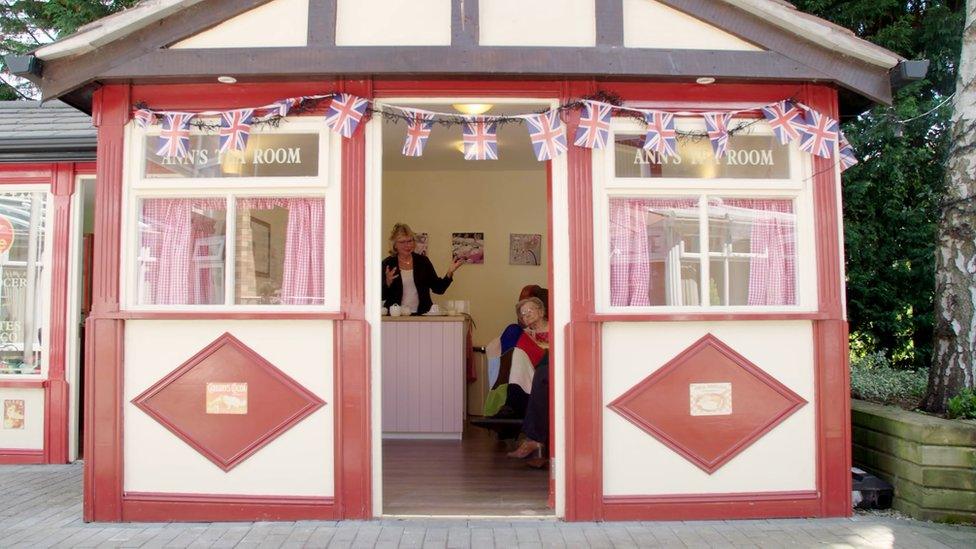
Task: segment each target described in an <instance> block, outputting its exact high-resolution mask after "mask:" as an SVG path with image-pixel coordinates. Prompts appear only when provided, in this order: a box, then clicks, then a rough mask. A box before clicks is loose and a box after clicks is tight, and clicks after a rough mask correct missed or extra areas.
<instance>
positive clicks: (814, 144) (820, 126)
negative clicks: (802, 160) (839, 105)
mask: <svg viewBox="0 0 976 549" xmlns="http://www.w3.org/2000/svg"><path fill="white" fill-rule="evenodd" d="M800 131H801V132H802V138H801V139H802V141H800V150H803V151H806V152H808V153H810V154H813V155H817V156H819V157H821V158H830V157H831V156H833V155H834V147H835V146H837V140H838V135H839V134H840V128H839V127H838V126H837V121H836V120H834V119H833V118H831V117H829V116H825V115H823V114H820V113H819V112H817V111H815V110H812V109H811V110H809V111H807V118H806V123H805V124H803V126H801V127H800Z"/></svg>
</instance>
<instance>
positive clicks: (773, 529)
mask: <svg viewBox="0 0 976 549" xmlns="http://www.w3.org/2000/svg"><path fill="white" fill-rule="evenodd" d="M821 546H829V547H905V548H911V549H927V548H930V547H933V548H934V547H960V548H962V547H965V548H973V547H976V527H971V526H950V525H942V524H932V523H927V522H919V521H913V520H905V519H900V518H893V517H885V516H876V515H858V516H855V517H853V518H850V519H793V520H739V521H701V522H623V523H563V522H558V521H556V520H552V519H549V520H545V519H517V520H516V519H512V520H509V519H504V520H480V519H479V520H474V519H472V520H464V519H450V520H447V519H435V518H431V519H402V520H401V519H393V518H384V519H381V520H375V521H368V522H362V521H342V522H323V521H300V522H253V523H251V522H242V523H237V522H232V523H189V524H176V523H174V524H144V523H130V524H85V523H84V522H83V521H82V520H81V465H80V464H73V465H44V466H39V465H5V466H0V547H2V548H4V549H6V548H7V547H30V548H41V547H262V548H263V547H343V548H366V547H377V548H400V547H402V548H414V547H416V548H427V547H442V548H464V547H474V548H480V547H504V548H509V547H527V548H542V547H605V548H618V547H821Z"/></svg>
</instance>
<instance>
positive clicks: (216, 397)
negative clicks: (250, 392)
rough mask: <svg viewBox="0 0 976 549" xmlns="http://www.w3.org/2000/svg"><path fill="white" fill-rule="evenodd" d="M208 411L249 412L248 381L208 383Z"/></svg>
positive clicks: (216, 413)
mask: <svg viewBox="0 0 976 549" xmlns="http://www.w3.org/2000/svg"><path fill="white" fill-rule="evenodd" d="M207 413H208V414H215V415H246V414H247V383H207Z"/></svg>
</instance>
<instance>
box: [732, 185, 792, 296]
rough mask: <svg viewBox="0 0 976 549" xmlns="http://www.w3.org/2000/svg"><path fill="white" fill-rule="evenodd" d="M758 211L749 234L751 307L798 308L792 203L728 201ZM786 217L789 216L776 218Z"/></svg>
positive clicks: (761, 200)
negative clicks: (782, 306)
mask: <svg viewBox="0 0 976 549" xmlns="http://www.w3.org/2000/svg"><path fill="white" fill-rule="evenodd" d="M723 202H724V203H725V204H726V205H727V206H731V207H734V208H745V209H749V210H754V211H755V212H756V217H755V220H754V221H753V223H752V230H751V234H750V250H749V251H750V253H751V254H754V257H753V258H752V259H751V260H750V261H749V300H748V304H749V305H796V236H795V235H796V232H795V230H796V223H795V217H794V216H793V215H792V214H793V201H791V200H766V199H728V200H724V201H723ZM774 214H787V215H774Z"/></svg>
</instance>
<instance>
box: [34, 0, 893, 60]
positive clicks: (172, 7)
mask: <svg viewBox="0 0 976 549" xmlns="http://www.w3.org/2000/svg"><path fill="white" fill-rule="evenodd" d="M202 1H203V0H142V2H139V3H138V4H136V5H135V6H133V7H132V8H129V9H127V10H125V11H122V12H119V13H116V14H113V15H110V16H108V17H105V18H103V19H100V20H98V21H95V22H94V23H91V24H89V25H86V26H84V27H82V28H80V29H78V32H76V33H75V34H73V35H71V36H69V37H67V38H65V39H63V40H60V41H58V42H54V43H53V44H49V45H47V46H43V47H41V48H39V49H38V50H37V51H36V52H34V55H36V56H37V57H38V58H39V59H42V60H52V59H59V58H63V57H70V56H74V55H79V54H82V53H86V52H89V51H92V50H95V49H97V48H99V47H101V46H104V45H105V44H107V43H109V42H111V41H113V40H116V39H119V38H122V37H124V36H127V35H129V34H132V33H133V32H136V31H138V30H140V29H142V28H145V27H147V26H149V25H151V24H152V23H155V22H156V21H159V20H160V19H163V18H165V17H168V16H169V15H172V14H173V13H176V12H178V11H180V10H182V9H185V8H188V7H190V6H193V5H195V4H197V3H199V2H202ZM713 1H715V0H713ZM721 1H723V2H725V3H727V4H730V5H732V6H735V7H737V8H739V9H741V10H743V11H746V12H748V13H751V14H753V15H755V16H756V17H759V18H761V19H762V20H763V21H767V22H769V23H770V24H772V25H775V26H777V27H780V28H781V29H783V30H785V31H787V32H790V33H792V34H795V35H797V36H799V37H801V38H803V39H805V40H807V41H809V42H812V43H814V44H818V45H820V46H822V47H825V48H828V49H830V50H833V51H836V52H838V53H840V54H843V55H847V56H850V57H853V58H855V59H858V60H861V61H863V62H865V63H869V64H871V65H875V66H879V67H882V68H885V69H891V68H893V67H895V66H896V65H898V63H899V62H900V61H902V58H901V57H899V56H898V55H896V54H894V53H893V52H891V51H888V50H886V49H884V48H882V47H880V46H877V45H875V44H872V43H871V42H868V41H867V40H863V39H861V38H858V37H857V36H855V35H854V33H853V32H851V31H850V30H848V29H845V28H843V27H841V26H838V25H834V24H833V23H830V22H828V21H825V20H823V19H821V18H819V17H816V16H813V15H810V14H807V13H804V12H802V11H800V10H797V9H796V7H794V6H793V5H792V4H790V3H789V2H786V1H784V0H721Z"/></svg>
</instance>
